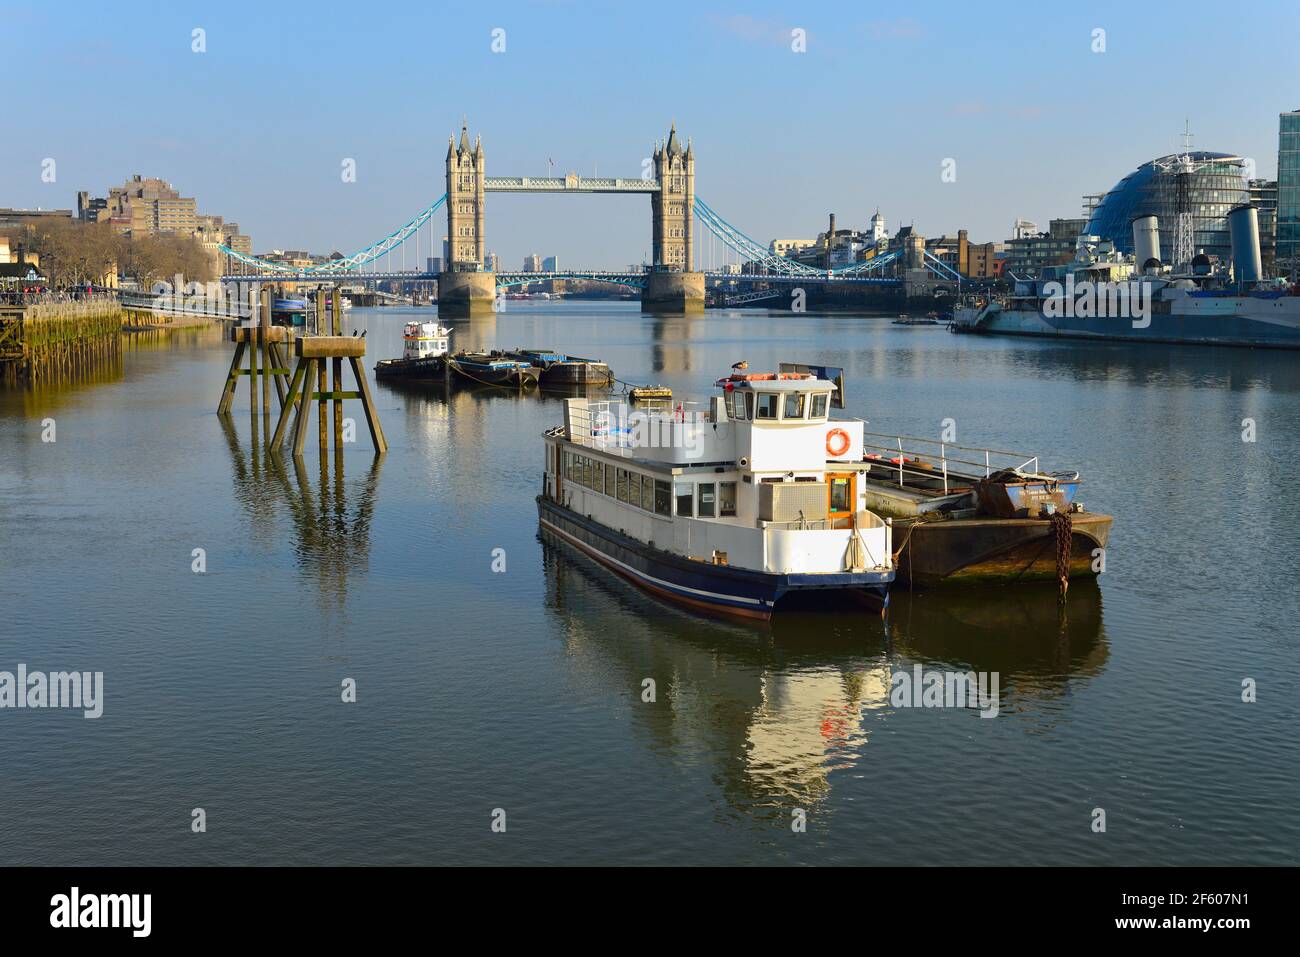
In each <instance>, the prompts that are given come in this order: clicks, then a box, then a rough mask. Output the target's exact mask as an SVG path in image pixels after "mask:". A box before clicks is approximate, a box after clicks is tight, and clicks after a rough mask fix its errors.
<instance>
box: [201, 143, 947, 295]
mask: <svg viewBox="0 0 1300 957" xmlns="http://www.w3.org/2000/svg"><path fill="white" fill-rule="evenodd" d="M488 193H574V194H580V193H582V194H588V193H640V194H644V195H648V196H649V197H650V229H651V260H650V264H649V265H648V266H647V267H646V268H645V270H644V271H642V272H635V271H631V272H613V271H602V270H572V271H565V272H555V273H523V272H504V271H503V272H499V273H498V272H492V271H489V270H487V269H485V268H484V263H485V261H486V254H487V245H486V227H485V223H486V196H487V194H488ZM442 207H445V210H444V212H445V215H446V217H447V235H446V243H447V253H448V255H447V262H446V263H445V264H444V266H443V271H442V272H441V273H440V274H432V273H426V272H423V271H420V270H407V269H406V268H405V266H404V265H403V267H402V268H400V269H394V268H393V262H394V253H395V252H397V251H398V250H401V251H402V252H403V254H404V252H405V247H404V244H405V243H407V242H408V241H410V240H412V239H415V248H416V250H417V257H416V258H417V261H418V258H419V256H418V249H419V236H420V231H421V230H422V229H423V228H425V227H426V226H428V228H429V230H430V237H429V238H430V251H432V248H433V232H432V227H433V221H434V216H435V214H436V213H437V211H438V210H439V209H440V208H442ZM697 221H698V222H699V223H700V224H701V225H703V226H704V227H705V229H706V230H707V231H708V233H709V234H710V235H711V236H712V237H713V238H714V239H716V240H718V241H720V242H721V243H722V244H723V246H724V247H725V248H726V249H729V250H731V251H732V252H734V253H735V254H737V255H738V256H739V257H740V258H741V259H742V261H745V262H746V263H748V264H750V265H751V270H752V271H749V272H746V273H741V274H737V273H734V272H725V273H724V272H718V273H713V272H706V271H704V270H702V269H699V268H697V267H696V259H697V245H696V235H695V223H696V222H697ZM220 248H221V251H222V252H223V253H225V254H226V255H227V256H228V257H229V259H230V261H231V262H232V263H233V262H236V261H237V262H239V263H241V264H243V265H244V266H247V267H249V268H248V269H246V270H245V269H241V270H240V271H239V274H235V270H233V269H232V270H230V272H231V274H230V275H227V276H224V277H222V278H223V281H226V282H232V281H248V280H253V279H260V280H263V281H266V280H269V279H274V280H279V281H284V282H299V283H311V282H346V281H356V280H364V279H372V278H373V279H379V278H399V279H400V278H411V279H434V278H436V279H437V280H438V308H439V312H445V313H449V314H451V315H475V314H480V313H483V312H487V311H491V309H492V305H493V302H494V301H495V299H496V295H497V289H498V288H499V287H503V286H513V285H521V284H524V283H527V282H538V281H542V280H545V279H589V280H595V281H601V282H610V283H616V284H619V285H623V286H631V287H635V288H638V289H640V290H641V301H642V305H643V306H644V307H645V308H646V309H648V310H651V311H668V312H692V311H697V310H701V309H703V308H704V296H705V285H706V281H725V282H727V283H728V284H733V285H740V284H745V285H750V286H751V287H752V285H753V284H755V283H780V284H785V283H791V282H801V283H818V284H820V283H864V284H865V283H871V284H878V285H893V286H901V285H902V284H903V282H902V280H901V279H899V278H896V276H895V275H894V273H895V271H896V270H895V269H894V268H893V267H895V266H904V265H905V266H906V267H907V268H908V269H909V270H919V271H924V272H928V274H929V275H931V276H933V277H935V278H938V279H940V280H948V281H952V280H955V281H956V282H958V283H960V281H961V278H960V276H958V275H957V274H956V273H955V272H954V271H953V270H952V269H951V268H950V267H949V266H947V265H946V264H945V263H943V262H941V261H940V260H938V259H936V258H935V257H934V256H932V255H930V254H929V253H928V252H925V251H924V247H921V249H920V250H915V249H909V250H895V251H891V252H888V253H884V254H881V255H877V256H875V257H874V258H871V259H868V260H866V261H863V262H856V263H852V264H850V265H848V266H843V267H840V268H837V269H816V268H813V267H812V266H808V265H805V264H803V263H800V262H797V261H796V260H793V259H787V258H786V257H784V256H778V255H776V254H774V253H773V252H771V251H770V250H769V249H768V247H767V246H766V245H764V244H762V243H759V242H758V241H756V240H754V239H752V238H750V237H749V236H747V235H745V234H744V233H743V232H742V231H740V230H739V229H737V228H736V227H735V226H733V225H732V224H731V223H729V222H727V220H726V219H724V218H723V217H722V216H721V215H720V214H719V213H718V212H717V211H716V210H714V209H713V208H712V207H710V206H709V205H708V204H707V203H705V202H704V201H703V200H702V199H700V198H699V197H698V196H697V195H696V193H695V150H694V147H693V146H692V144H691V141H690V140H689V139H687V140H686V142H685V144H683V143H682V141H681V139H680V138H679V137H678V135H677V126H676V124H675V123H674V124H673V125H672V127H671V128H670V130H669V132H668V136H667V138H666V139H665V140H663V141H662V142H658V141H657V142H656V143H655V147H654V152H653V154H652V157H651V160H650V165H649V167H648V168H647V170H646V171H645V172H644V173H643V175H642V176H641V177H639V178H626V179H625V178H611V177H582V176H579V175H578V174H577V173H569V174H567V175H565V176H488V175H487V164H486V155H485V152H484V149H483V141H482V138H481V137H478V136H476V137H475V138H474V142H473V143H472V144H471V143H470V138H469V127H468V124H462V126H461V131H460V138H459V141H457V140H456V138H455V137H448V139H447V154H446V192H445V193H444V194H443V195H442V196H440V197H438V199H436V200H434V202H433V203H431V204H430V205H429V206H428V207H426V208H425V209H423V210H421V211H420V212H419V213H418V214H417V215H416V216H415V217H414V218H413V219H412V220H411V221H410V222H408V223H406V224H405V225H403V226H401V227H399V228H398V229H396V230H395V231H394V232H392V233H390V234H389V235H388V236H386V237H384V238H383V239H381V240H379V241H377V242H375V243H372V244H370V245H369V246H367V247H365V248H364V249H362V250H360V251H359V252H356V253H354V254H353V255H351V256H346V257H342V258H338V259H332V260H330V261H328V262H325V263H319V264H316V265H313V266H307V267H299V266H291V265H288V264H285V263H276V262H271V261H268V260H263V259H258V258H257V257H254V256H249V255H246V254H244V253H239V252H236V251H235V250H233V249H229V248H227V247H225V246H222V247H220ZM381 258H383V259H384V260H385V262H386V263H387V264H388V266H387V268H386V269H383V270H380V269H379V268H378V266H377V260H379V259H381ZM367 266H370V267H371V270H372V271H369V272H367V271H365V270H366V267H367Z"/></svg>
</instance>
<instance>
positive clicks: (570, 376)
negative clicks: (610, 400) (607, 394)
mask: <svg viewBox="0 0 1300 957" xmlns="http://www.w3.org/2000/svg"><path fill="white" fill-rule="evenodd" d="M613 381H614V373H613V372H611V371H610V368H609V366H607V365H605V363H603V362H557V363H555V364H554V365H551V366H548V367H547V368H545V369H543V370H542V385H611V384H612V383H613Z"/></svg>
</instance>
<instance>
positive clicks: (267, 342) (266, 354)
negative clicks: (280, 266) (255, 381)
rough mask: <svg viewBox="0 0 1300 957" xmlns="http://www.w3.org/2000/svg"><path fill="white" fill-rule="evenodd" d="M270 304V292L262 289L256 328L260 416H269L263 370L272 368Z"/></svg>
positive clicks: (267, 376)
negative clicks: (260, 310)
mask: <svg viewBox="0 0 1300 957" xmlns="http://www.w3.org/2000/svg"><path fill="white" fill-rule="evenodd" d="M272 304H273V300H272V299H271V290H270V289H263V290H262V316H261V320H262V321H261V323H260V324H259V328H258V331H259V332H260V333H261V335H259V336H258V338H259V339H260V340H261V343H260V345H261V347H262V369H263V370H264V371H263V373H262V415H264V416H266V415H270V414H271V376H270V373H269V372H267V371H265V370H269V369H271V368H272V366H271V336H270V332H271V306H272Z"/></svg>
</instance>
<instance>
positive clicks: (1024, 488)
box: [859, 432, 1112, 586]
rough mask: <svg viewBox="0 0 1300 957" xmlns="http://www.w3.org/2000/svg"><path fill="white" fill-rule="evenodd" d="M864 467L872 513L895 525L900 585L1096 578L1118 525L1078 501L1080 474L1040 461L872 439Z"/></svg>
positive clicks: (868, 437)
mask: <svg viewBox="0 0 1300 957" xmlns="http://www.w3.org/2000/svg"><path fill="white" fill-rule="evenodd" d="M863 448H864V455H863V460H862V464H861V466H860V469H859V477H860V480H861V482H862V484H863V489H864V494H865V500H866V503H867V507H868V508H870V509H872V510H873V511H875V512H878V513H879V514H881V515H885V516H888V517H889V518H890V519H891V520H892V522H893V526H894V542H895V546H894V547H895V549H896V553H895V554H896V560H897V566H898V568H897V580H898V581H900V582H903V583H906V584H909V585H921V586H934V585H938V584H941V583H942V584H960V583H970V584H986V583H1003V584H1013V583H1016V582H1021V581H1043V580H1046V581H1055V580H1060V579H1062V578H1066V579H1068V578H1072V577H1085V576H1094V575H1097V574H1098V573H1100V572H1101V571H1102V570H1103V569H1104V568H1105V548H1106V545H1107V542H1108V541H1109V539H1110V528H1111V522H1112V518H1111V516H1109V515H1102V514H1100V513H1097V512H1089V511H1087V510H1086V509H1085V508H1084V505H1083V503H1082V501H1080V500H1079V498H1078V491H1079V487H1080V478H1079V473H1078V472H1073V471H1067V472H1045V471H1043V470H1042V469H1041V468H1040V465H1039V459H1038V456H1036V455H1028V454H1022V453H1017V452H1003V451H998V450H994V449H983V448H975V447H972V446H959V445H955V444H952V443H944V442H936V441H934V440H932V439H922V438H917V437H915V436H896V435H888V434H886V433H878V432H868V433H866V434H865V435H864V436H863Z"/></svg>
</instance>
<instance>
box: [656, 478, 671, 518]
mask: <svg viewBox="0 0 1300 957" xmlns="http://www.w3.org/2000/svg"><path fill="white" fill-rule="evenodd" d="M672 513H673V485H672V483H671V482H666V481H664V480H663V479H655V514H656V515H671V514H672Z"/></svg>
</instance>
